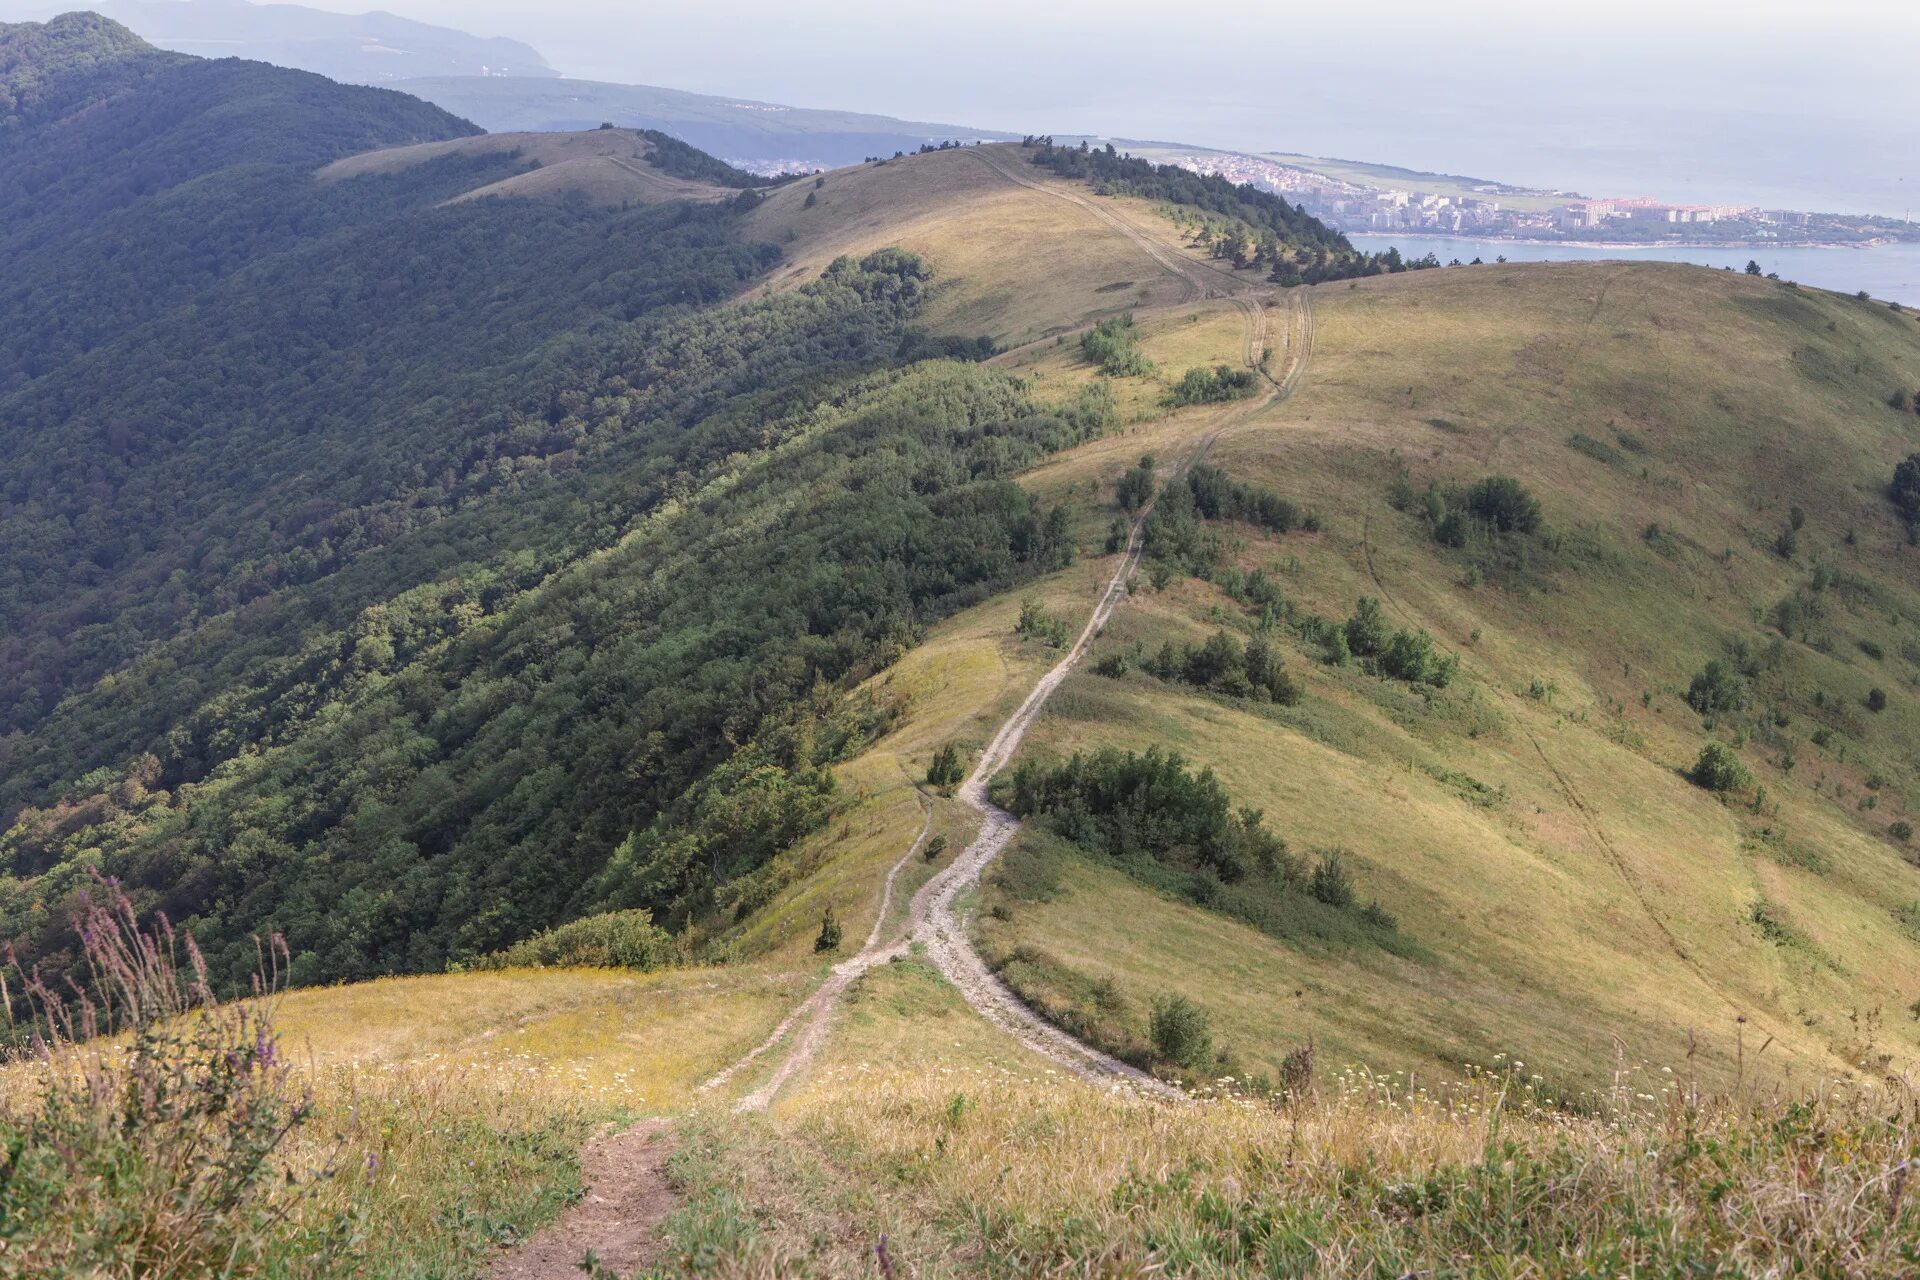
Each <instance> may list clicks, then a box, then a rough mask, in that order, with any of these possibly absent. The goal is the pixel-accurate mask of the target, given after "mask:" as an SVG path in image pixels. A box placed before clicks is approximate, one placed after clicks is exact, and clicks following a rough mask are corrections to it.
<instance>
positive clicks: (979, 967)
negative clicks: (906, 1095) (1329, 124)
mask: <svg viewBox="0 0 1920 1280" xmlns="http://www.w3.org/2000/svg"><path fill="white" fill-rule="evenodd" d="M1246 310H1247V316H1248V336H1247V363H1248V365H1249V366H1251V367H1253V368H1255V369H1261V368H1263V367H1264V361H1263V357H1264V356H1265V347H1266V333H1265V330H1266V310H1265V308H1264V307H1262V306H1261V305H1260V304H1259V303H1258V302H1254V301H1252V300H1248V301H1247V304H1246ZM1290 320H1291V321H1292V322H1291V323H1290V324H1289V327H1288V332H1287V336H1286V339H1285V341H1286V345H1287V347H1288V348H1289V351H1288V359H1287V364H1286V366H1285V372H1284V373H1283V374H1282V376H1281V377H1280V378H1278V379H1271V378H1270V379H1269V382H1270V389H1269V390H1268V392H1267V394H1266V395H1265V396H1264V397H1262V398H1261V399H1259V400H1257V401H1251V402H1249V403H1247V404H1243V405H1240V406H1236V407H1234V408H1230V409H1228V410H1227V411H1226V412H1225V413H1223V414H1222V415H1221V417H1220V418H1219V419H1218V420H1217V421H1216V422H1215V424H1214V426H1213V429H1212V430H1211V431H1209V432H1208V433H1207V435H1206V436H1205V437H1203V438H1202V439H1201V441H1200V443H1199V445H1198V446H1197V447H1196V448H1195V449H1194V451H1193V452H1192V454H1190V455H1189V456H1188V458H1187V459H1186V460H1184V461H1183V462H1182V463H1181V464H1180V465H1179V466H1178V467H1177V468H1175V469H1173V472H1172V474H1175V475H1178V474H1180V473H1182V472H1184V471H1185V470H1186V468H1187V467H1189V466H1191V465H1192V464H1194V463H1195V462H1199V461H1201V460H1202V459H1204V458H1205V457H1206V455H1207V451H1208V450H1210V449H1211V448H1212V447H1213V443H1214V441H1215V440H1217V439H1219V437H1220V435H1221V433H1222V432H1224V431H1225V430H1227V428H1229V427H1232V426H1235V425H1238V424H1239V423H1241V422H1244V421H1246V420H1247V419H1249V418H1251V417H1253V416H1254V415H1256V414H1258V413H1260V412H1261V411H1262V410H1264V409H1266V408H1268V407H1269V406H1271V405H1273V404H1276V403H1278V402H1279V401H1280V400H1283V399H1285V398H1286V397H1287V396H1288V395H1291V394H1292V392H1293V390H1294V388H1295V387H1296V386H1298V385H1299V380H1300V377H1301V374H1302V373H1303V372H1304V370H1305V368H1306V356H1307V353H1308V351H1309V350H1310V347H1311V337H1312V315H1311V312H1310V311H1309V310H1308V308H1307V305H1306V302H1305V298H1304V295H1300V296H1296V298H1295V300H1294V303H1293V309H1292V312H1291V316H1290ZM1152 509H1153V506H1152V503H1148V504H1147V506H1146V508H1145V509H1143V510H1142V511H1141V512H1140V514H1139V515H1138V517H1136V518H1135V520H1134V522H1133V529H1132V532H1131V534H1130V535H1129V537H1128V539H1127V550H1126V554H1125V555H1123V556H1122V557H1121V558H1120V564H1119V567H1118V568H1116V569H1115V570H1114V574H1113V577H1112V578H1111V579H1110V580H1109V581H1108V582H1107V589H1106V591H1105V592H1104V593H1103V594H1102V595H1101V597H1100V602H1099V603H1098V604H1097V605H1095V606H1094V610H1093V614H1092V616H1090V617H1089V618H1088V619H1087V625H1086V626H1085V627H1084V628H1083V629H1082V630H1081V632H1080V636H1079V638H1078V639H1077V640H1075V641H1074V644H1073V647H1072V648H1071V649H1069V650H1068V651H1067V655H1066V656H1065V657H1064V658H1062V659H1061V660H1060V661H1059V662H1058V663H1057V664H1055V666H1054V667H1053V669H1052V670H1050V671H1048V672H1047V673H1046V674H1045V675H1043V676H1041V677H1040V680H1039V683H1037V684H1036V685H1034V688H1033V692H1032V693H1030V694H1028V695H1027V698H1026V701H1024V702H1022V703H1021V704H1020V707H1019V709H1018V710H1016V711H1015V712H1014V713H1013V715H1012V716H1011V717H1009V718H1008V720H1007V722H1006V723H1005V724H1003V725H1001V726H1000V731H999V732H998V733H996V734H995V735H994V736H993V740H992V741H991V742H989V743H988V744H987V749H986V750H985V751H983V752H982V753H981V755H980V761H979V763H978V764H976V765H975V766H974V769H973V772H972V773H971V774H969V775H968V777H967V780H966V781H965V782H964V783H962V784H961V787H960V791H959V799H960V802H961V803H962V804H965V805H966V806H967V807H968V808H970V809H973V810H974V811H975V812H977V813H979V814H980V815H981V817H982V822H981V826H980V833H979V834H978V835H977V836H975V837H974V839H973V842H972V843H971V844H969V845H968V846H967V847H966V848H965V849H964V850H963V851H961V853H960V855H959V856H958V857H957V858H955V859H954V861H953V863H952V864H951V865H949V866H948V867H946V868H945V869H944V870H942V871H941V872H940V874H939V875H937V876H935V877H934V878H933V879H932V880H930V881H928V882H927V884H926V885H925V886H924V887H923V888H922V889H921V891H920V894H919V895H918V896H917V897H916V899H915V908H916V910H915V912H914V913H913V914H914V916H916V917H919V918H921V919H922V920H923V923H921V924H919V926H918V936H919V937H920V938H921V939H922V940H923V941H924V942H925V943H926V947H927V954H928V957H929V958H930V959H932V960H933V962H934V963H935V964H936V965H937V966H939V968H940V971H941V972H942V973H943V974H945V975H946V977H947V979H948V981H950V982H952V983H953V985H954V986H955V987H956V988H957V989H958V990H959V992H960V994H961V995H962V996H964V997H965V998H966V1001H967V1003H968V1004H970V1005H972V1006H973V1008H974V1010H975V1011H976V1012H978V1013H979V1014H980V1015H981V1016H982V1017H984V1018H986V1019H987V1021H989V1022H991V1023H993V1024H994V1025H995V1026H997V1027H1000V1028H1001V1029H1002V1030H1004V1031H1006V1032H1007V1033H1008V1034H1010V1035H1012V1036H1013V1037H1014V1038H1015V1039H1017V1040H1019V1041H1020V1042H1021V1043H1022V1044H1024V1045H1026V1046H1027V1047H1028V1048H1030V1049H1033V1050H1034V1051H1035V1052H1038V1053H1041V1054H1044V1055H1046V1056H1047V1057H1049V1058H1051V1059H1053V1060H1054V1061H1056V1062H1058V1063H1060V1064H1061V1065H1062V1066H1064V1067H1066V1068H1067V1069H1068V1070H1070V1071H1072V1072H1073V1073H1074V1074H1076V1075H1078V1076H1080V1077H1081V1078H1083V1079H1086V1080H1089V1081H1092V1082H1094V1083H1106V1084H1116V1085H1122V1086H1126V1087H1129V1088H1132V1089H1134V1090H1136V1091H1138V1092H1141V1093H1145V1094H1148V1095H1150V1096H1154V1097H1162V1098H1183V1097H1185V1095H1184V1094H1182V1093H1181V1092H1180V1091H1179V1090H1177V1089H1175V1088H1173V1087H1172V1086H1170V1085H1168V1084H1165V1083H1163V1082H1162V1081H1159V1080H1156V1079H1154V1078H1153V1077H1152V1076H1150V1075H1147V1074H1146V1073H1145V1072H1143V1071H1141V1070H1139V1069H1138V1068H1136V1067H1133V1066H1130V1065H1129V1064H1127V1063H1125V1062H1122V1061H1120V1060H1119V1059H1118V1058H1115V1057H1113V1056H1112V1055H1111V1054H1107V1053H1102V1052H1101V1051H1100V1050H1098V1049H1095V1048H1093V1047H1092V1046H1091V1045H1088V1044H1085V1043H1083V1042H1082V1041H1080V1040H1078V1039H1076V1038H1074V1037H1073V1036H1070V1035H1068V1034H1067V1033H1066V1032H1064V1031H1062V1030H1061V1029H1060V1028H1058V1027H1056V1026H1054V1025H1053V1024H1052V1023H1050V1022H1048V1021H1046V1020H1045V1019H1044V1018H1042V1017H1041V1016H1040V1015H1039V1014H1037V1013H1035V1012H1034V1011H1033V1010H1032V1009H1031V1008H1029V1007H1028V1006H1027V1004H1026V1002H1025V1001H1023V1000H1021V999H1020V998H1019V997H1018V996H1016V995H1015V994H1014V993H1013V992H1012V991H1011V990H1009V989H1008V988H1007V985H1006V984H1005V983H1003V982H1002V981H1000V979H999V978H998V977H997V976H996V975H995V974H994V973H993V972H992V970H990V969H988V968H987V965H986V962H985V961H983V960H982V959H981V958H980V954H979V952H977V951H975V950H974V949H973V945H972V943H971V942H969V941H968V937H967V922H966V919H965V918H964V915H963V914H962V911H961V910H960V907H959V904H960V900H961V899H962V897H963V896H964V895H965V894H966V892H967V891H968V890H970V889H972V888H974V887H975V886H977V885H978V884H979V883H980V877H981V875H982V874H983V873H984V872H985V871H986V869H987V867H988V865H989V864H991V863H992V862H993V860H994V859H995V858H997V857H999V856H1000V854H1001V853H1002V852H1004V851H1005V849H1006V847H1007V845H1008V844H1009V843H1010V842H1011V841H1012V840H1013V837H1014V835H1015V834H1016V833H1018V831H1019V830H1020V820H1019V819H1018V818H1016V817H1014V816H1013V815H1012V814H1010V813H1008V812H1007V811H1006V810H1005V809H1002V808H1000V807H999V806H998V805H996V804H994V803H993V801H992V800H990V799H988V798H987V783H988V781H989V780H990V779H991V778H992V777H993V775H994V774H996V773H998V772H999V771H1000V770H1001V769H1003V768H1005V767H1006V765H1007V763H1008V762H1009V761H1011V760H1012V758H1013V754H1014V752H1015V751H1017V750H1018V749H1019V747H1020V743H1021V741H1022V740H1023V739H1024V738H1025V737H1026V736H1027V730H1028V729H1030V728H1032V727H1033V723H1034V721H1035V720H1037V719H1039V716H1040V711H1041V709H1042V708H1043V707H1045V706H1046V703H1047V699H1048V698H1050V697H1052V696H1053V692H1054V690H1056V689H1058V688H1059V687H1060V685H1061V684H1062V683H1063V682H1064V681H1065V680H1066V678H1067V677H1068V676H1069V675H1070V674H1072V672H1073V668H1074V667H1075V666H1076V665H1077V664H1078V663H1079V662H1080V660H1081V658H1083V657H1084V656H1085V655H1086V652H1087V648H1088V646H1089V645H1091V644H1092V643H1093V640H1094V638H1095V637H1096V636H1098V635H1099V634H1100V631H1101V629H1102V628H1103V627H1105V626H1106V624H1107V619H1109V618H1110V617H1112V616H1113V611H1114V610H1115V609H1116V608H1118V607H1119V605H1120V602H1121V601H1122V600H1124V599H1125V598H1126V596H1127V582H1128V580H1129V579H1131V578H1132V576H1133V574H1134V571H1135V570H1136V569H1138V568H1139V565H1140V556H1141V553H1142V551H1143V550H1144V546H1145V526H1146V518H1147V516H1148V515H1149V514H1151V512H1152ZM922 898H924V899H925V900H926V901H925V903H924V904H922V902H921V901H920V899H922Z"/></svg>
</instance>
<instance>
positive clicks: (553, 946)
mask: <svg viewBox="0 0 1920 1280" xmlns="http://www.w3.org/2000/svg"><path fill="white" fill-rule="evenodd" d="M680 958H681V957H680V949H679V948H678V947H677V946H676V945H675V944H674V940H673V935H671V934H669V933H668V932H667V931H666V930H665V929H662V928H660V927H659V926H657V925H656V924H654V923H653V913H652V912H650V911H640V910H632V911H604V912H601V913H600V914H599V915H592V916H587V917H586V918H585V919H581V920H574V921H571V922H569V923H567V924H563V925H560V926H559V927H558V928H553V929H547V930H545V931H543V932H541V933H537V934H535V935H534V936H533V937H531V938H528V939H526V940H525V941H522V942H516V943H514V944H513V945H512V946H510V947H507V948H505V949H504V950H501V951H496V952H494V953H493V954H492V955H489V956H487V957H486V958H485V959H484V960H482V961H480V963H479V965H478V966H477V967H479V968H483V969H643V970H645V969H659V968H663V967H665V966H667V965H670V964H673V963H674V962H675V961H677V960H679V959H680Z"/></svg>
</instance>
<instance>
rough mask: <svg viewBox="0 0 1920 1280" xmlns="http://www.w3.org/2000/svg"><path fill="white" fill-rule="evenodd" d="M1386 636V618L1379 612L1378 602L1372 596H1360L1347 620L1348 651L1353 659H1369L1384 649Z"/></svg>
mask: <svg viewBox="0 0 1920 1280" xmlns="http://www.w3.org/2000/svg"><path fill="white" fill-rule="evenodd" d="M1388 635H1389V630H1388V627H1387V618H1386V615H1385V614H1383V613H1382V612H1381V611H1380V602H1379V601H1378V600H1376V599H1374V598H1373V597H1372V596H1361V597H1360V599H1359V602H1358V603H1357V604H1355V606H1354V610H1353V616H1352V617H1351V618H1348V619H1347V625H1346V637H1347V649H1348V651H1349V652H1350V653H1352V654H1353V655H1354V656H1355V657H1360V658H1371V657H1372V656H1373V655H1374V654H1376V653H1379V652H1380V651H1381V650H1382V649H1384V648H1386V645H1387V638H1388Z"/></svg>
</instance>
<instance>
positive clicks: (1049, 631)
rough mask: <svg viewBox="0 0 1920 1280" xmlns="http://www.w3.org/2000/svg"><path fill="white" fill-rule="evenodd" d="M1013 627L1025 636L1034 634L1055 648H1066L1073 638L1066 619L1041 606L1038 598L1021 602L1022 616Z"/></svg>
mask: <svg viewBox="0 0 1920 1280" xmlns="http://www.w3.org/2000/svg"><path fill="white" fill-rule="evenodd" d="M1013 629H1014V630H1015V631H1016V632H1018V633H1019V634H1020V635H1023V636H1034V637H1037V638H1038V639H1041V640H1044V641H1046V642H1047V644H1048V645H1049V646H1051V647H1052V648H1055V649H1064V648H1066V647H1067V642H1068V641H1069V640H1071V639H1072V638H1073V632H1072V630H1071V628H1069V627H1068V625H1067V623H1066V621H1065V620H1064V619H1061V618H1056V617H1054V616H1053V615H1052V614H1050V613H1048V612H1047V611H1046V610H1045V609H1042V608H1041V607H1040V602H1039V601H1038V600H1023V601H1021V602H1020V618H1019V620H1018V621H1017V622H1015V623H1014V625H1013Z"/></svg>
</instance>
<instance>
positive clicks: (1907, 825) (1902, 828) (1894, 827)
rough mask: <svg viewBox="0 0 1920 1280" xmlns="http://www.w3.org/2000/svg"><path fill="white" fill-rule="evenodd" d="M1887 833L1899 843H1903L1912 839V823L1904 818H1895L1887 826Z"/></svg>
mask: <svg viewBox="0 0 1920 1280" xmlns="http://www.w3.org/2000/svg"><path fill="white" fill-rule="evenodd" d="M1887 834H1888V835H1890V836H1892V837H1893V838H1894V839H1895V840H1898V841H1899V842H1900V843H1901V844H1905V843H1906V842H1907V841H1909V840H1911V839H1913V824H1912V823H1911V822H1908V821H1907V820H1906V819H1905V818H1900V819H1897V820H1895V821H1894V822H1893V823H1892V824H1890V825H1889V826H1888V827H1887Z"/></svg>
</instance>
